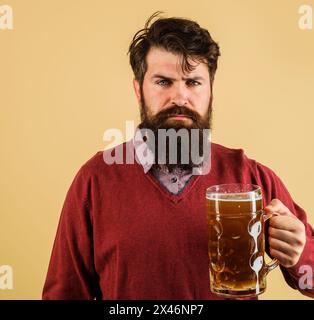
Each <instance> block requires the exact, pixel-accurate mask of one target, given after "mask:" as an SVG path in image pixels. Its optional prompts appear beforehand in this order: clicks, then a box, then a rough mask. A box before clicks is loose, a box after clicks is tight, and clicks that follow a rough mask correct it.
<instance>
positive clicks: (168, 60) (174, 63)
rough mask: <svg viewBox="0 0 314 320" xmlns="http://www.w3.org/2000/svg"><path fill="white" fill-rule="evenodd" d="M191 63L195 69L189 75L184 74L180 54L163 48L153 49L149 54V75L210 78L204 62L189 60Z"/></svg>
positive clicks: (147, 58)
mask: <svg viewBox="0 0 314 320" xmlns="http://www.w3.org/2000/svg"><path fill="white" fill-rule="evenodd" d="M188 61H189V63H190V64H191V65H192V66H193V67H194V69H193V70H192V71H191V72H190V73H188V74H183V71H182V67H181V57H180V55H178V54H175V53H172V52H169V51H166V50H165V49H162V48H154V47H153V48H151V49H150V50H149V52H148V54H147V57H146V62H147V73H148V74H153V73H157V72H158V73H164V74H165V75H168V76H171V75H172V76H175V75H177V76H178V75H189V76H194V75H202V76H206V75H208V76H209V72H208V67H207V65H206V64H205V63H203V62H195V61H193V60H188Z"/></svg>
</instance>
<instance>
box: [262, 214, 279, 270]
mask: <svg viewBox="0 0 314 320" xmlns="http://www.w3.org/2000/svg"><path fill="white" fill-rule="evenodd" d="M264 212H265V211H264ZM278 215H279V214H278V213H275V212H271V213H267V214H265V213H264V214H263V219H264V223H265V222H266V221H267V220H269V219H270V218H272V217H273V216H278ZM278 266H279V261H278V260H277V259H276V258H274V259H273V260H272V261H271V262H270V263H266V264H265V267H264V268H265V271H266V274H268V273H269V272H270V271H271V270H274V269H275V268H276V267H278Z"/></svg>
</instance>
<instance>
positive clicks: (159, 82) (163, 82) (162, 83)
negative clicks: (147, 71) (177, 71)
mask: <svg viewBox="0 0 314 320" xmlns="http://www.w3.org/2000/svg"><path fill="white" fill-rule="evenodd" d="M157 84H159V85H161V86H163V87H165V86H168V85H169V81H168V80H159V81H157Z"/></svg>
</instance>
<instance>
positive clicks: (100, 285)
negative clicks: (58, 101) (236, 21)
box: [43, 14, 314, 299]
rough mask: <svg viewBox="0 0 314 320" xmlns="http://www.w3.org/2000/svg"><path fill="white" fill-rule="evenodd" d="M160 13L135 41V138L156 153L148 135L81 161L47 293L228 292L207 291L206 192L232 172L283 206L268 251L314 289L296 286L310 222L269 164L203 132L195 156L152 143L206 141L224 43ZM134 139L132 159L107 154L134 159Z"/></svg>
mask: <svg viewBox="0 0 314 320" xmlns="http://www.w3.org/2000/svg"><path fill="white" fill-rule="evenodd" d="M154 18H156V14H155V15H153V16H152V17H151V18H150V19H149V20H148V21H147V23H146V25H145V28H144V29H142V30H140V31H139V32H138V33H137V34H136V35H135V36H134V38H133V41H132V43H131V45H130V49H129V53H130V63H131V66H132V69H133V71H134V76H135V79H134V90H135V94H136V97H137V99H138V102H139V104H140V107H141V124H140V125H139V129H141V131H140V135H139V136H140V137H142V142H143V141H145V143H147V152H149V153H150V155H151V156H152V158H153V161H151V162H147V161H146V160H147V157H144V156H143V155H144V153H143V154H142V158H141V153H139V152H137V151H138V148H137V143H138V141H140V140H141V139H136V138H134V139H133V140H131V141H128V142H126V143H124V144H123V145H122V146H120V147H122V149H121V148H114V149H113V150H106V151H105V152H104V154H103V153H102V152H98V153H97V154H96V155H95V156H94V157H93V158H91V159H90V160H89V161H88V162H87V163H86V164H85V165H83V166H82V168H81V169H80V170H79V172H78V174H77V175H76V177H75V179H74V181H73V183H72V185H71V187H70V189H69V191H68V194H67V197H66V200H65V203H64V206H63V209H62V214H61V218H60V222H59V226H58V231H57V235H56V239H55V242H54V247H53V252H52V256H51V261H50V265H49V269H48V274H47V279H46V282H45V286H44V290H43V298H44V299H222V297H219V296H217V295H214V294H213V293H211V292H210V290H209V275H208V271H209V258H208V250H207V249H208V248H207V244H208V231H207V222H206V213H205V190H206V188H207V187H209V186H211V185H216V184H222V183H232V182H243V183H253V184H256V185H259V186H260V187H261V188H262V191H263V194H264V199H263V200H264V206H266V209H265V210H266V211H267V212H276V213H277V214H278V216H275V217H273V218H272V219H271V220H270V226H269V230H268V237H267V243H268V244H269V250H268V253H269V254H270V255H271V256H272V257H274V258H277V259H278V260H279V262H280V268H281V270H282V272H283V275H284V277H285V279H286V281H287V283H288V284H289V285H290V286H291V287H292V288H294V289H298V290H300V291H301V292H302V293H303V294H305V295H308V296H311V297H314V290H313V288H312V287H309V286H307V287H306V288H305V289H304V288H300V287H299V279H300V277H301V276H302V273H301V272H300V267H301V266H303V265H305V266H310V268H313V267H314V256H313V251H314V240H313V239H314V238H313V234H314V232H313V229H312V227H311V226H310V225H309V224H308V223H307V220H306V214H305V212H304V211H303V209H301V208H300V207H299V206H298V205H297V204H296V203H294V201H293V199H292V198H291V196H290V195H289V193H288V191H287V189H286V188H285V186H284V185H283V183H282V182H281V180H280V179H279V178H278V177H277V176H276V175H275V174H274V173H273V172H272V171H271V170H270V169H268V168H267V167H265V166H263V165H262V164H260V163H258V162H256V161H254V160H251V159H249V158H247V157H246V156H245V154H244V152H243V150H235V149H229V148H226V147H223V146H221V145H218V144H214V143H212V144H211V145H210V146H209V145H208V144H206V143H201V140H202V139H198V140H197V141H198V146H199V151H200V152H199V157H195V154H194V153H192V152H190V151H188V155H187V157H185V159H183V156H182V154H183V155H184V152H185V151H186V150H187V149H186V146H185V144H184V139H181V140H180V141H179V140H178V141H177V144H176V145H175V147H176V148H174V149H176V151H175V152H174V156H177V161H176V162H175V161H172V160H171V159H172V158H171V156H170V153H171V150H172V149H173V148H171V150H170V149H169V148H167V146H170V142H169V139H168V140H167V139H166V144H164V148H160V149H156V143H157V144H158V143H159V142H160V141H161V139H162V135H159V132H161V131H162V130H163V131H162V132H165V131H167V130H169V129H170V130H171V129H173V130H174V132H175V133H177V132H178V131H180V130H181V129H184V130H185V132H187V133H188V138H190V139H191V141H192V143H193V144H194V145H195V144H197V143H195V141H196V140H193V139H192V136H193V134H192V131H193V129H194V130H195V129H197V130H198V132H199V137H198V138H200V137H201V138H202V137H203V141H208V129H210V126H211V111H212V100H213V81H214V75H215V72H216V68H217V60H218V56H219V55H220V52H219V47H218V45H217V43H215V42H214V41H213V39H212V38H211V36H210V34H209V33H208V31H207V30H205V29H203V28H201V27H200V26H199V25H198V24H197V23H196V22H193V21H190V20H186V19H179V18H168V19H165V18H158V19H157V20H156V21H154V22H152V21H153V19H154ZM149 133H150V134H149ZM151 133H153V134H151ZM204 137H205V139H204ZM134 147H135V148H134ZM172 147H173V146H172ZM191 147H193V146H191ZM209 148H210V150H211V152H210V157H208V156H206V155H208V154H207V152H206V151H207V150H208V149H209ZM134 149H135V151H136V152H137V153H136V155H137V156H136V160H137V161H134V163H127V162H126V161H124V162H123V163H110V164H109V163H108V162H107V161H105V160H106V159H108V158H110V157H111V156H112V153H113V154H114V153H115V152H118V151H119V150H120V151H121V150H123V154H124V156H125V157H127V156H129V155H130V154H132V153H133V152H134ZM185 153H186V152H185ZM185 155H186V154H185ZM146 156H147V154H146ZM160 159H163V161H159V160H160ZM143 160H144V161H143ZM183 160H185V161H183ZM209 162H210V170H207V169H208V163H209ZM204 168H207V169H204ZM310 280H311V281H313V279H312V278H311V279H310Z"/></svg>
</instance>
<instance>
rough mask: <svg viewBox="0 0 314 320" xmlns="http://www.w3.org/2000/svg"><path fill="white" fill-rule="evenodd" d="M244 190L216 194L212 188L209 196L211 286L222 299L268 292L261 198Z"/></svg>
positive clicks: (207, 203)
mask: <svg viewBox="0 0 314 320" xmlns="http://www.w3.org/2000/svg"><path fill="white" fill-rule="evenodd" d="M223 186H224V185H223ZM229 186H230V185H229ZM231 186H234V185H231ZM237 186H238V185H237ZM244 187H245V188H248V185H244V186H243V185H241V188H242V189H243V188H244ZM216 188H217V186H216ZM229 189H230V187H229ZM229 189H228V190H229ZM231 189H232V190H233V189H234V188H231ZM242 189H241V190H242ZM252 189H253V188H252ZM244 190H246V191H247V192H238V191H239V189H236V192H233V193H232V192H226V191H224V192H222V193H221V194H217V192H216V193H215V192H211V191H210V188H209V189H208V192H207V194H206V207H207V219H208V229H209V241H208V254H209V260H210V265H209V270H210V283H211V290H212V291H213V292H215V293H217V294H219V295H224V296H238V297H245V296H253V295H257V294H260V293H262V292H264V290H265V288H266V274H267V273H268V271H269V270H270V269H269V268H268V266H267V265H265V262H264V251H265V244H264V242H265V239H264V233H265V232H264V231H265V230H264V229H265V225H264V220H265V215H264V214H263V210H262V209H263V201H262V194H261V191H260V189H259V192H257V193H256V192H253V191H252V190H251V191H249V190H247V189H244Z"/></svg>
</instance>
